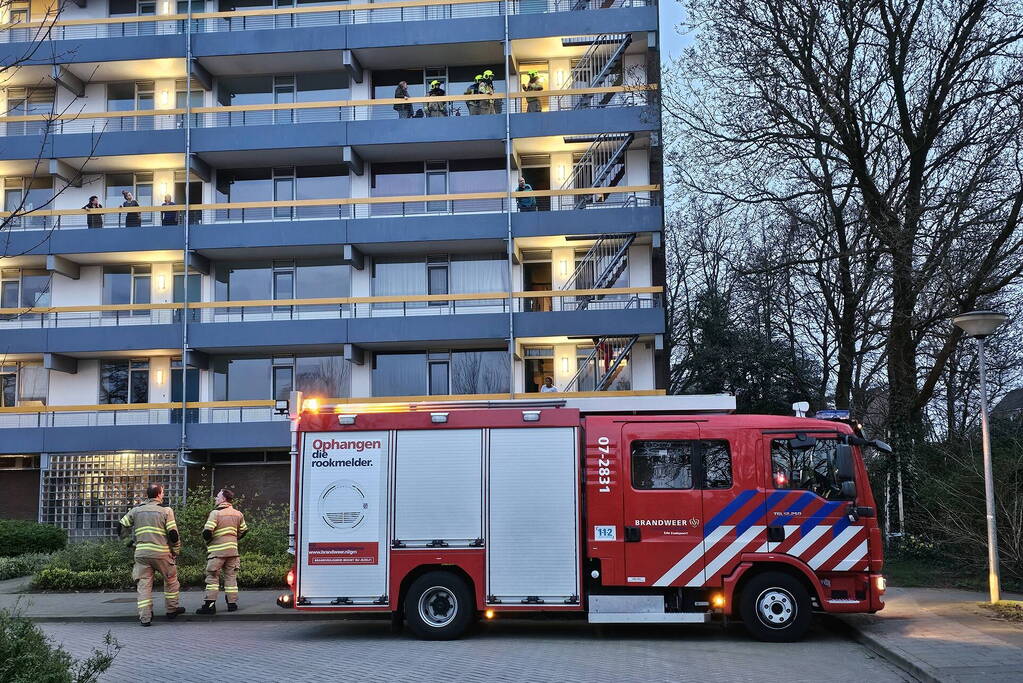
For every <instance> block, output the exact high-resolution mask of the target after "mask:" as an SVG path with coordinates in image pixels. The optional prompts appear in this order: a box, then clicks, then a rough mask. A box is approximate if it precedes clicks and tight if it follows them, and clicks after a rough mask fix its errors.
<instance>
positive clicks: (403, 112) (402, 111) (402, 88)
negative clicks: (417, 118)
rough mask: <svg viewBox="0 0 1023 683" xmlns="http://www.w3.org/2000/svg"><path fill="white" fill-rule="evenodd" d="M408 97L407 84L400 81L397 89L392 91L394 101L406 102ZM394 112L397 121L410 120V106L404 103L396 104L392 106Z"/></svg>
mask: <svg viewBox="0 0 1023 683" xmlns="http://www.w3.org/2000/svg"><path fill="white" fill-rule="evenodd" d="M408 97H409V95H408V83H406V82H405V81H400V82H399V83H398V87H397V88H395V89H394V99H396V100H407V99H408ZM394 111H396V112H398V118H399V119H410V118H412V105H411V104H409V103H407V102H405V103H401V102H399V103H397V104H395V105H394Z"/></svg>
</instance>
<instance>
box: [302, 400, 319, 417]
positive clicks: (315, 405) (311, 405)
mask: <svg viewBox="0 0 1023 683" xmlns="http://www.w3.org/2000/svg"><path fill="white" fill-rule="evenodd" d="M319 411H320V402H319V401H318V400H316V399H315V398H307V399H306V400H305V401H303V402H302V412H309V413H313V414H316V413H318V412H319Z"/></svg>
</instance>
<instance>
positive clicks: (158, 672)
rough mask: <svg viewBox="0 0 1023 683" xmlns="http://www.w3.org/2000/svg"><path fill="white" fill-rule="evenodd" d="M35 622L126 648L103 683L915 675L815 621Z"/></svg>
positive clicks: (65, 635) (79, 647) (67, 635)
mask: <svg viewBox="0 0 1023 683" xmlns="http://www.w3.org/2000/svg"><path fill="white" fill-rule="evenodd" d="M229 619H230V616H228V615H223V616H222V615H218V616H217V617H216V618H215V620H214V621H203V622H197V621H193V622H186V623H178V622H173V623H170V622H165V621H163V619H162V618H159V617H158V618H157V619H154V624H153V627H152V628H148V629H143V628H140V627H139V626H137V625H135V624H129V623H124V622H117V623H58V622H50V623H43V624H40V627H41V628H43V629H44V630H45V631H46V632H47V634H49V635H50V636H51V637H52V638H53V639H54V640H55V641H58V642H61V643H63V644H64V646H65V648H66V649H67V650H68V651H69V652H71V653H72V654H74V655H76V656H81V655H84V654H87V653H88V652H89V650H90V649H91V648H92V647H94V646H96V645H98V644H99V643H100V642H101V640H102V638H103V635H104V634H105V633H106V631H107V630H110V631H112V632H113V634H114V636H115V637H116V638H117V639H118V640H119V641H120V642H121V644H122V645H123V646H124V649H123V650H122V651H121V653H120V654H119V655H118V657H117V659H116V660H115V662H114V665H113V667H112V668H111V669H110V671H109V672H108V673H107V674H106V675H105V676H103V678H102V679H101V683H118V682H121V681H125V682H135V681H139V680H166V681H172V682H177V681H211V680H231V681H244V682H246V683H249V682H263V681H268V682H276V681H287V682H288V683H299V682H301V681H326V680H338V681H358V682H359V683H366V682H371V681H415V682H416V683H421V682H423V681H537V682H543V681H557V682H559V683H560V682H564V683H570V682H572V681H585V682H586V683H598V682H603V681H607V682H608V683H611V682H614V683H620V682H622V681H643V682H644V683H657V682H660V681H664V682H665V683H667V682H669V681H672V682H674V681H699V682H700V683H714V682H717V681H721V682H723V683H724V682H727V683H732V682H736V681H750V682H751V683H754V682H755V683H760V682H763V681H785V682H786V683H797V682H799V681H807V682H808V683H809V682H813V683H817V682H819V681H822V680H827V681H829V683H839V682H842V681H850V682H856V683H862V682H863V681H871V682H872V683H874V682H877V683H884V682H887V681H906V680H912V679H911V678H910V677H909V676H908V675H907V674H905V673H903V672H902V671H901V670H899V669H897V668H895V667H894V666H893V665H891V664H889V663H887V662H886V661H884V660H882V659H880V658H878V657H877V656H875V655H874V654H872V653H871V652H870V651H868V650H867V649H866V648H864V647H862V646H861V645H859V644H857V643H854V642H851V641H849V640H848V639H846V638H843V637H841V636H838V635H835V634H833V633H831V632H829V631H828V630H826V629H824V628H822V627H817V628H815V629H814V630H813V631H812V632H811V634H810V635H809V636H808V637H807V639H806V640H805V641H803V642H801V643H794V644H766V643H759V642H756V641H752V640H750V639H749V638H748V637H747V636H746V635H745V633H743V632H742V631H741V629H737V628H735V627H732V628H730V629H729V630H727V631H726V630H724V629H722V628H721V627H720V626H671V627H650V626H613V627H612V626H604V627H600V628H598V627H594V626H591V625H589V624H586V623H585V622H573V621H554V620H541V621H528V620H510V621H498V622H492V623H488V624H486V625H484V626H483V627H482V628H481V629H480V631H479V632H478V633H476V634H474V635H472V636H471V637H468V638H466V639H463V640H459V641H452V642H425V641H419V640H415V639H413V638H411V637H410V636H408V635H407V634H400V635H395V634H392V633H391V632H390V626H389V624H387V623H381V622H376V621H322V622H290V623H279V622H255V621H248V622H236V623H234V624H231V623H230V621H229Z"/></svg>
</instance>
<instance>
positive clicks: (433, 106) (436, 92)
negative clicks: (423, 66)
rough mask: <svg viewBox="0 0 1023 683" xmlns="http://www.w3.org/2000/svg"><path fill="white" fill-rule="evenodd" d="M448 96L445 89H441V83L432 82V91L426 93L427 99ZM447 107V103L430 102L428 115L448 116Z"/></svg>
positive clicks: (427, 109) (427, 107) (427, 106)
mask: <svg viewBox="0 0 1023 683" xmlns="http://www.w3.org/2000/svg"><path fill="white" fill-rule="evenodd" d="M446 94H447V93H445V92H444V88H442V87H440V81H436V80H435V81H430V91H429V92H428V93H426V96H427V97H444V96H445V95H446ZM447 107H448V103H447V102H430V103H429V104H427V105H426V115H427V116H447V115H448V111H447Z"/></svg>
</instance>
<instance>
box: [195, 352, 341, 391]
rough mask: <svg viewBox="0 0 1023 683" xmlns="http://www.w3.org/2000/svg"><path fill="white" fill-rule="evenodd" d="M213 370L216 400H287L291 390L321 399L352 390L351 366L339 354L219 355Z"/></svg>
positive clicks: (214, 362) (213, 364)
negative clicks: (268, 356)
mask: <svg viewBox="0 0 1023 683" xmlns="http://www.w3.org/2000/svg"><path fill="white" fill-rule="evenodd" d="M211 369H212V371H213V400H215V401H240V400H248V399H269V398H278V399H286V398H288V393H289V392H291V391H292V390H295V391H301V392H303V393H305V394H307V395H310V396H319V397H322V398H342V397H346V396H348V395H349V394H350V393H351V366H350V365H349V363H348V362H346V361H345V360H344V359H343V358H341V357H340V356H297V357H296V356H274V357H273V358H266V357H264V358H224V357H218V358H216V359H214V361H213V363H212V368H211Z"/></svg>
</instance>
